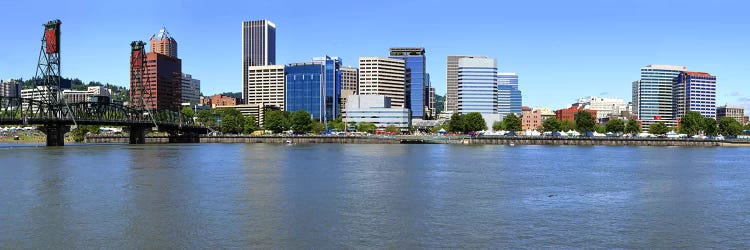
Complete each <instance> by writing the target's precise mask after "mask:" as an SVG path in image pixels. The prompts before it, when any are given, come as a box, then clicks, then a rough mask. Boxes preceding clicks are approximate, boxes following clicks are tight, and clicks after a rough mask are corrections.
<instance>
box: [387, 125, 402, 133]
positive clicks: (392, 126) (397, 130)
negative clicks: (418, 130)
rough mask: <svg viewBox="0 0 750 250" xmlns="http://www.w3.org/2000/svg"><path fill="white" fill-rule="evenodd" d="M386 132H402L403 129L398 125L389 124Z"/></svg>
mask: <svg viewBox="0 0 750 250" xmlns="http://www.w3.org/2000/svg"><path fill="white" fill-rule="evenodd" d="M385 132H388V133H399V132H401V129H400V128H398V127H396V126H394V125H389V126H388V127H385Z"/></svg>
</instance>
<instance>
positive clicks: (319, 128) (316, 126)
mask: <svg viewBox="0 0 750 250" xmlns="http://www.w3.org/2000/svg"><path fill="white" fill-rule="evenodd" d="M310 132H312V133H313V134H316V135H319V134H320V133H323V132H326V125H325V124H323V123H320V122H318V121H314V122H312V124H311V125H310Z"/></svg>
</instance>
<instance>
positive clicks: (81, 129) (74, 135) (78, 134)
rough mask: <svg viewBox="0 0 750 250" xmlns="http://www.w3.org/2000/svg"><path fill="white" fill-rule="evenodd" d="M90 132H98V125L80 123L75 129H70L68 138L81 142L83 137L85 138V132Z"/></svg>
mask: <svg viewBox="0 0 750 250" xmlns="http://www.w3.org/2000/svg"><path fill="white" fill-rule="evenodd" d="M88 133H92V134H99V126H96V125H80V126H78V127H76V128H75V129H73V130H71V131H70V134H69V135H68V136H70V139H72V140H73V141H75V142H82V141H83V140H84V139H86V134H88Z"/></svg>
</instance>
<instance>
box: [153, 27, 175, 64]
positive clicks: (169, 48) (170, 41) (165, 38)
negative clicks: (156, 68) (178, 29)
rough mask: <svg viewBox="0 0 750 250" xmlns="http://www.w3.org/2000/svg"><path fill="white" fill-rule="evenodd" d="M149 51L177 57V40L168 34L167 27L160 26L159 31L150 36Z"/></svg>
mask: <svg viewBox="0 0 750 250" xmlns="http://www.w3.org/2000/svg"><path fill="white" fill-rule="evenodd" d="M150 43H151V52H156V53H159V54H162V55H166V56H169V57H174V58H177V41H176V40H174V38H172V36H170V35H169V31H167V28H161V30H159V33H158V34H156V35H153V36H151V39H150Z"/></svg>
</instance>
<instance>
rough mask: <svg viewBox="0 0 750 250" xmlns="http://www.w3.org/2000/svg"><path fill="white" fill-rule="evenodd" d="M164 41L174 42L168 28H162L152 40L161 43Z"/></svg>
mask: <svg viewBox="0 0 750 250" xmlns="http://www.w3.org/2000/svg"><path fill="white" fill-rule="evenodd" d="M164 39H171V40H174V38H172V36H171V35H170V34H169V31H167V28H166V27H162V28H161V29H160V30H159V33H157V34H156V35H153V36H151V40H159V41H162V40H164Z"/></svg>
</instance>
